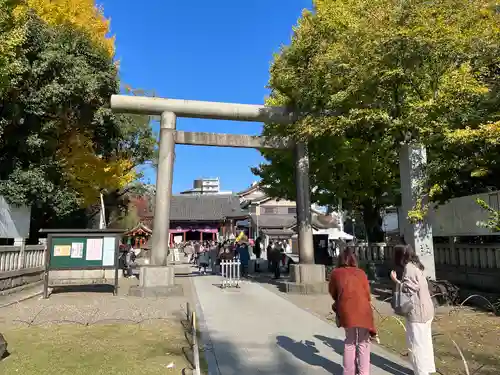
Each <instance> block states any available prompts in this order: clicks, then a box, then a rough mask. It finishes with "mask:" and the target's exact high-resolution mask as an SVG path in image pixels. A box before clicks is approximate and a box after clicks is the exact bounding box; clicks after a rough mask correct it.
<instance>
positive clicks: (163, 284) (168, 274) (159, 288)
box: [129, 266, 184, 297]
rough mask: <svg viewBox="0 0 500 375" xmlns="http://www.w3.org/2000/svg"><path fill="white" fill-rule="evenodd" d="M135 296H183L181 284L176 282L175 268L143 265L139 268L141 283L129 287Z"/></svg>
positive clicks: (131, 293) (130, 293)
mask: <svg viewBox="0 0 500 375" xmlns="http://www.w3.org/2000/svg"><path fill="white" fill-rule="evenodd" d="M129 295H130V296H134V297H171V296H182V295H184V291H183V290H182V286H181V285H177V284H175V268H174V267H169V266H143V267H140V268H139V285H138V286H132V287H130V289H129Z"/></svg>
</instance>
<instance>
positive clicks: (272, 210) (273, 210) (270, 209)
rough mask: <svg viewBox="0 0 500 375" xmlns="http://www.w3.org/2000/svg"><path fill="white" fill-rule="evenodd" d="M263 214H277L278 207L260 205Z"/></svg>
mask: <svg viewBox="0 0 500 375" xmlns="http://www.w3.org/2000/svg"><path fill="white" fill-rule="evenodd" d="M261 209H262V210H263V211H262V213H263V214H277V213H278V207H261Z"/></svg>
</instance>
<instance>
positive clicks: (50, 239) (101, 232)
mask: <svg viewBox="0 0 500 375" xmlns="http://www.w3.org/2000/svg"><path fill="white" fill-rule="evenodd" d="M39 232H40V233H41V234H46V235H47V251H46V252H45V275H44V282H43V298H44V299H47V298H49V287H50V285H49V281H50V280H49V279H50V278H49V274H50V271H81V270H109V269H113V270H114V271H115V274H114V285H113V295H114V296H116V295H117V294H118V274H119V269H120V266H119V262H118V260H119V257H120V240H121V238H122V235H123V233H124V231H123V230H121V229H40V231H39ZM105 237H114V238H115V249H114V257H113V259H114V264H113V265H112V266H104V265H102V264H94V265H86V266H71V265H68V266H52V265H51V260H52V258H53V256H52V253H53V251H54V242H55V241H54V239H58V238H68V239H69V238H73V239H79V240H82V239H85V244H84V248H85V249H86V240H87V239H92V238H102V239H104V238H105ZM102 256H104V253H103V255H102ZM87 262H89V261H87ZM93 262H97V261H93ZM101 263H102V259H101Z"/></svg>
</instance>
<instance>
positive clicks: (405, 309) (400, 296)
mask: <svg viewBox="0 0 500 375" xmlns="http://www.w3.org/2000/svg"><path fill="white" fill-rule="evenodd" d="M391 305H392V308H393V310H394V313H395V314H396V315H399V316H407V315H408V314H409V313H410V312H411V311H412V310H413V301H412V298H411V294H410V293H409V292H408V291H405V288H404V286H403V284H400V283H398V284H397V285H396V290H395V291H394V293H393V294H392V301H391Z"/></svg>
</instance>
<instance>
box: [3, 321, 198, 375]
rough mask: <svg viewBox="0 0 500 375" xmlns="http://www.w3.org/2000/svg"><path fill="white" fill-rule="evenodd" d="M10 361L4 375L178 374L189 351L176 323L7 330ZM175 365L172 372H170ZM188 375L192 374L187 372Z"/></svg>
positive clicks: (185, 362)
mask: <svg viewBox="0 0 500 375" xmlns="http://www.w3.org/2000/svg"><path fill="white" fill-rule="evenodd" d="M2 333H3V334H4V336H5V337H6V339H7V342H8V345H9V352H10V353H11V355H10V356H9V357H8V358H6V359H5V360H4V361H2V362H0V374H9V375H10V374H22V375H54V374H55V375H89V374H92V375H123V374H141V375H156V374H168V373H172V374H180V373H181V371H182V369H183V368H188V369H190V368H191V366H190V365H189V363H188V361H187V360H186V358H185V356H184V353H183V349H184V351H187V352H188V353H189V345H188V342H187V340H186V338H185V336H184V329H183V327H182V326H181V325H180V324H179V323H177V322H172V323H169V322H161V324H160V323H152V324H143V325H129V324H109V325H92V326H88V327H84V326H79V325H69V324H68V325H54V326H47V327H39V326H37V327H26V328H11V329H8V330H3V331H2ZM172 362H173V363H174V366H175V367H173V368H171V369H169V368H167V366H168V365H169V364H171V363H172ZM188 373H189V372H188Z"/></svg>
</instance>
